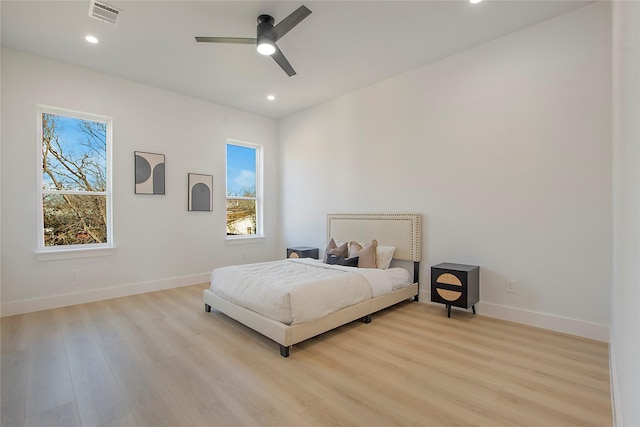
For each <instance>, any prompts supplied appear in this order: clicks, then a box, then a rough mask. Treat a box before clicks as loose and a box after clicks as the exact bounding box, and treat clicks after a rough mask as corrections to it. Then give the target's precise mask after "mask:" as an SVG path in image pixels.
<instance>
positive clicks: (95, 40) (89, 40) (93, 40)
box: [84, 36, 98, 44]
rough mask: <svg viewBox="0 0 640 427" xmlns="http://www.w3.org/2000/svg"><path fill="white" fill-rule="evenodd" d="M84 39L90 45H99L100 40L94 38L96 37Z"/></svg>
mask: <svg viewBox="0 0 640 427" xmlns="http://www.w3.org/2000/svg"><path fill="white" fill-rule="evenodd" d="M84 39H85V40H86V41H88V42H89V43H92V44H96V43H98V39H97V38H96V37H94V36H85V38H84Z"/></svg>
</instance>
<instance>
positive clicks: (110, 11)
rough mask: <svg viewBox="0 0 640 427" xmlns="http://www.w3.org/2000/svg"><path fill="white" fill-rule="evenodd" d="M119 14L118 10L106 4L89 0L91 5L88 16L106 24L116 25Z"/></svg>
mask: <svg viewBox="0 0 640 427" xmlns="http://www.w3.org/2000/svg"><path fill="white" fill-rule="evenodd" d="M119 14H120V9H116V8H115V7H113V6H109V5H108V4H106V3H102V2H99V1H96V0H91V4H90V5H89V16H90V17H92V18H95V19H98V20H100V21H102V22H106V23H108V24H118V15H119Z"/></svg>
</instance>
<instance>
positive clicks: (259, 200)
mask: <svg viewBox="0 0 640 427" xmlns="http://www.w3.org/2000/svg"><path fill="white" fill-rule="evenodd" d="M229 145H236V146H238V147H245V148H251V149H253V150H255V151H256V197H255V198H253V197H229V195H228V184H229V183H228V177H229V173H228V170H229V165H228V163H227V160H228V158H229V153H228V148H229ZM263 156H264V146H262V145H260V144H254V143H251V142H245V141H239V140H236V139H227V142H226V144H225V156H224V162H225V168H224V171H225V174H224V181H225V188H224V197H225V203H224V209H225V214H224V217H225V235H226V240H227V242H228V243H242V242H250V243H253V242H257V241H260V240H262V239H264V222H263V204H264V196H263V187H264V168H263V158H264V157H263ZM229 199H236V200H255V203H256V232H255V234H240V235H228V234H227V203H228V201H229Z"/></svg>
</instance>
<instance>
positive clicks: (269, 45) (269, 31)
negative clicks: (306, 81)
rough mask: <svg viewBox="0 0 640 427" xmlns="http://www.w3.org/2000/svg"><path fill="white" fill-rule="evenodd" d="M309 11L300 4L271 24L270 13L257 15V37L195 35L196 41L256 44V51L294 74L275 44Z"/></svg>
mask: <svg viewBox="0 0 640 427" xmlns="http://www.w3.org/2000/svg"><path fill="white" fill-rule="evenodd" d="M310 14H311V11H310V10H309V9H307V7H306V6H300V7H299V8H298V9H296V10H294V11H293V12H292V13H291V14H290V15H289V16H287V17H286V18H284V19H283V20H282V21H280V22H279V23H278V24H277V25H276V26H274V25H273V22H274V20H273V18H272V17H271V16H270V15H260V16H258V29H257V37H255V38H250V37H196V41H197V42H204V43H235V44H254V43H255V44H256V45H257V49H258V52H259V53H261V54H263V55H271V57H272V58H273V60H274V61H276V62H277V63H278V65H279V66H280V67H281V68H282V69H283V70H284V72H285V73H287V75H288V76H289V77H291V76H293V75H295V74H296V72H295V70H294V69H293V67H292V66H291V64H289V61H287V58H285V56H284V54H283V53H282V51H281V50H280V48H278V45H276V42H277V41H278V40H279V39H281V38H282V36H284V35H285V34H287V33H288V32H289V31H291V29H292V28H293V27H295V26H296V25H298V24H299V23H300V22H301V21H302V20H303V19H304V18H306V17H307V16H309V15H310Z"/></svg>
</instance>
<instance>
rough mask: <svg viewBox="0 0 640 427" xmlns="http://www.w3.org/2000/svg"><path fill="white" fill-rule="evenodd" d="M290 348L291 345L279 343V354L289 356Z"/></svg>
mask: <svg viewBox="0 0 640 427" xmlns="http://www.w3.org/2000/svg"><path fill="white" fill-rule="evenodd" d="M290 349H291V346H289V347H285V346H283V345H280V356H282V357H289V350H290Z"/></svg>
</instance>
